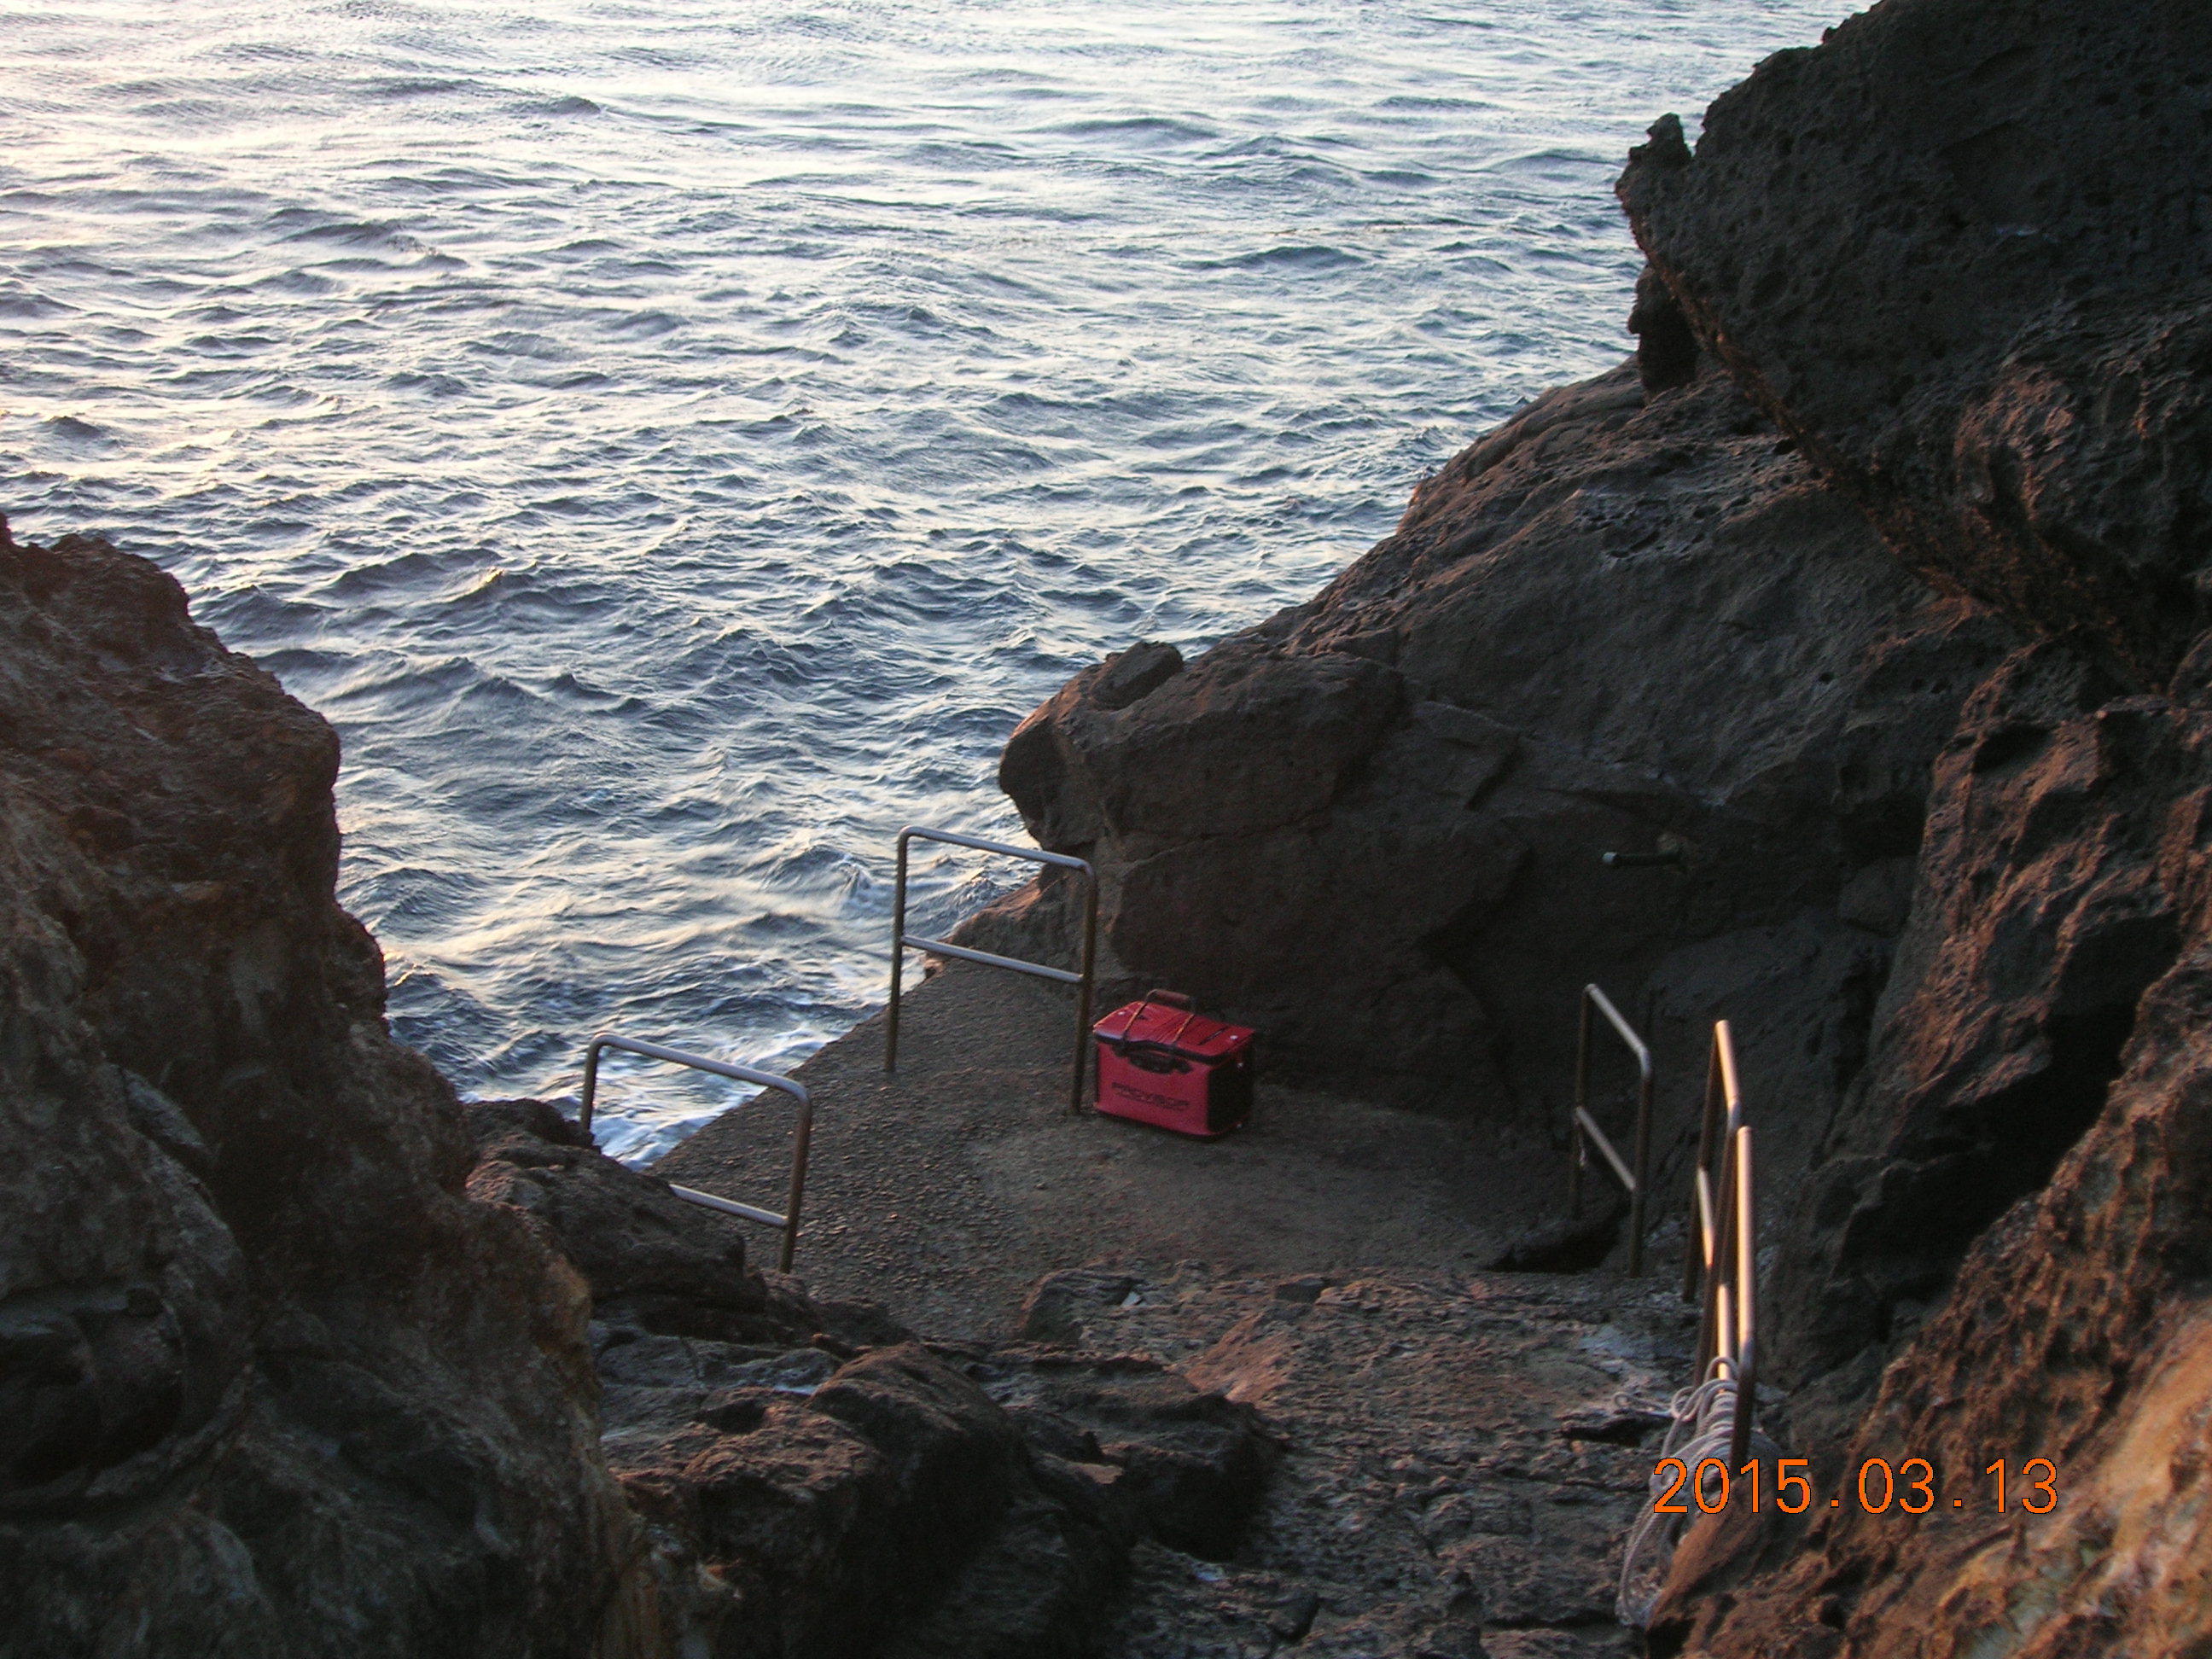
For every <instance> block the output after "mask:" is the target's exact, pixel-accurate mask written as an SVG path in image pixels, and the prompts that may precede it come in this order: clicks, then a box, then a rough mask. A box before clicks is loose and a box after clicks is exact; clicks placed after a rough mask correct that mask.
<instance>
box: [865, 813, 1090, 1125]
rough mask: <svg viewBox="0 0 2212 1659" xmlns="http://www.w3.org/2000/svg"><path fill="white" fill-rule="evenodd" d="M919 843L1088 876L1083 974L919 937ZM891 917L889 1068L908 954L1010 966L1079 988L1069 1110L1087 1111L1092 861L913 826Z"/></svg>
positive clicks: (905, 834)
mask: <svg viewBox="0 0 2212 1659" xmlns="http://www.w3.org/2000/svg"><path fill="white" fill-rule="evenodd" d="M914 841H935V842H944V843H945V845H947V846H950V847H971V848H975V850H976V851H977V852H981V853H998V854H1003V855H1005V856H1006V857H1007V858H1016V859H1027V860H1030V862H1031V863H1032V864H1049V865H1054V866H1058V867H1059V868H1060V869H1063V870H1079V871H1081V872H1083V884H1084V902H1083V971H1082V972H1081V973H1074V974H1072V973H1070V972H1068V970H1067V969H1065V968H1048V967H1046V966H1045V965H1044V964H1043V963H1041V962H1024V961H1022V960H1021V959H1020V958H1019V957H1001V956H994V955H993V954H992V953H991V952H990V951H971V950H969V948H968V947H967V946H966V945H951V944H947V943H946V942H945V940H943V939H924V938H923V937H922V936H921V935H920V934H919V933H908V932H907V930H906V866H907V844H908V842H914ZM893 904H894V914H893V915H892V919H891V1000H890V1008H889V1009H888V1010H887V1011H886V1012H885V1014H884V1070H885V1071H886V1072H895V1071H896V1070H897V1069H898V1034H899V985H900V979H901V975H902V973H903V971H904V969H905V967H906V953H907V952H908V951H929V952H931V953H932V954H933V955H936V956H945V957H958V958H959V959H960V960H961V961H963V962H980V963H982V964H983V965H984V966H985V967H986V968H1008V969H1012V970H1013V971H1014V972H1015V973H1018V974H1028V975H1031V976H1032V977H1034V978H1036V979H1048V980H1051V981H1054V983H1056V984H1060V985H1073V986H1074V987H1076V993H1075V1059H1074V1064H1073V1077H1072V1078H1071V1079H1070V1081H1069V1088H1068V1109H1069V1110H1070V1111H1076V1112H1079V1111H1081V1110H1082V1109H1083V1061H1084V1057H1085V1052H1086V1051H1087V1050H1088V1048H1090V1044H1091V980H1092V975H1093V970H1094V969H1096V968H1097V962H1098V872H1097V871H1096V870H1094V869H1092V868H1091V865H1090V862H1089V860H1085V859H1079V858H1075V857H1073V856H1072V855H1071V854H1066V853H1046V852H1042V851H1040V850H1039V849H1038V848H1034V847H1009V846H1008V845H1006V842H998V841H985V840H983V839H982V838H981V836H961V835H955V834H954V833H953V832H952V831H951V830H950V829H921V828H920V827H919V826H917V825H915V824H908V826H907V827H906V828H905V829H902V830H900V831H899V836H898V884H897V888H896V894H895V896H894V900H893Z"/></svg>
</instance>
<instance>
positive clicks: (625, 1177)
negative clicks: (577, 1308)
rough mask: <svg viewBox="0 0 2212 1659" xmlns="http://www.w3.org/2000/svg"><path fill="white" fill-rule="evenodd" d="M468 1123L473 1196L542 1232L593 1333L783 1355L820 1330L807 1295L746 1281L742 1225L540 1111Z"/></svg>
mask: <svg viewBox="0 0 2212 1659" xmlns="http://www.w3.org/2000/svg"><path fill="white" fill-rule="evenodd" d="M468 1115H469V1127H470V1130H471V1133H473V1134H474V1135H475V1136H476V1138H477V1168H476V1170H475V1172H474V1173H473V1174H471V1176H470V1177H469V1191H470V1193H471V1195H472V1196H474V1197H477V1198H479V1199H482V1200H485V1201H486V1202H489V1203H501V1204H511V1205H513V1206H514V1207H515V1208H517V1209H519V1210H522V1211H525V1212H527V1213H529V1214H531V1215H533V1216H535V1217H536V1218H538V1220H539V1221H541V1222H543V1223H544V1224H545V1225H546V1226H548V1227H549V1228H550V1229H551V1230H552V1231H553V1234H554V1236H555V1237H556V1238H557V1239H558V1240H559V1242H560V1245H561V1249H562V1251H563V1252H564V1253H565V1254H566V1255H567V1256H568V1260H569V1261H571V1262H573V1263H574V1265H575V1267H576V1270H577V1271H578V1272H579V1273H582V1274H583V1275H584V1278H585V1279H586V1282H587V1283H589V1285H591V1287H592V1319H593V1320H594V1321H595V1322H598V1323H599V1324H601V1325H604V1326H612V1327H617V1328H625V1329H629V1330H632V1331H638V1332H653V1333H657V1334H664V1335H669V1336H690V1337H702V1338H706V1339H708V1340H714V1341H721V1342H740V1343H744V1342H750V1343H759V1342H768V1343H775V1344H779V1345H783V1346H797V1345H799V1344H804V1343H805V1342H806V1341H807V1340H808V1339H809V1337H810V1336H811V1334H812V1333H813V1332H814V1331H816V1330H817V1329H819V1328H820V1326H819V1325H817V1323H816V1318H817V1314H816V1310H815V1309H814V1308H813V1306H812V1304H810V1303H808V1302H807V1301H806V1299H805V1297H801V1296H799V1295H797V1294H796V1293H795V1292H793V1291H781V1293H779V1291H778V1290H777V1289H776V1288H775V1287H774V1286H772V1285H771V1284H770V1283H769V1281H768V1280H767V1279H763V1277H762V1275H760V1274H759V1273H747V1272H746V1271H745V1246H744V1234H743V1233H742V1231H740V1228H741V1227H742V1226H743V1225H744V1224H743V1223H741V1222H739V1221H738V1220H737V1219H735V1218H732V1217H727V1216H721V1215H717V1214H715V1213H714V1212H713V1211H711V1210H708V1209H705V1208H703V1207H702V1206H699V1205H696V1204H687V1203H685V1202H684V1200H682V1199H680V1198H676V1197H674V1196H672V1195H671V1194H670V1193H669V1191H668V1188H667V1186H666V1184H665V1182H659V1181H654V1180H652V1179H650V1178H649V1177H647V1176H639V1175H637V1174H635V1173H634V1172H633V1171H631V1170H626V1169H624V1168H623V1166H622V1165H621V1164H617V1163H616V1162H615V1161H614V1160H613V1159H612V1158H609V1157H607V1156H606V1155H605V1153H603V1152H599V1150H598V1149H597V1148H596V1147H594V1146H592V1144H591V1138H590V1137H589V1136H588V1135H586V1134H585V1133H583V1132H582V1131H581V1130H580V1129H578V1128H577V1127H576V1126H575V1125H574V1123H572V1122H570V1121H568V1120H567V1119H566V1118H563V1117H562V1115H561V1114H560V1113H559V1112H558V1111H557V1110H556V1109H554V1108H553V1107H552V1106H550V1105H549V1104H547V1103H545V1102H544V1101H540V1100H498V1101H481V1102H477V1103H471V1105H470V1107H469V1109H468ZM893 1329H894V1330H895V1329H896V1328H893ZM898 1334H899V1335H903V1333H898ZM894 1340H896V1339H894Z"/></svg>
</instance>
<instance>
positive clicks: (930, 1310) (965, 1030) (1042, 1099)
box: [653, 963, 1565, 1340]
mask: <svg viewBox="0 0 2212 1659" xmlns="http://www.w3.org/2000/svg"><path fill="white" fill-rule="evenodd" d="M1072 1036H1073V1001H1072V1000H1071V999H1069V998H1067V997H1066V996H1065V995H1064V994H1061V993H1060V992H1059V991H1058V990H1057V989H1056V988H1054V987H1047V986H1044V985H1042V984H1040V983H1038V982H1036V981H1031V980H1027V979H1024V978H1021V977H1019V976H1018V975H1012V974H1007V973H1003V972H996V971H993V970H991V969H981V968H975V967H970V966H969V965H967V964H963V963H954V964H953V965H951V967H949V968H947V969H945V970H944V971H942V972H940V973H939V974H937V975H933V977H931V978H930V979H929V980H928V981H927V982H926V983H924V984H923V985H921V987H918V988H917V989H916V990H915V991H914V992H913V993H912V994H911V995H910V996H909V997H908V999H907V1001H906V1006H905V1010H904V1013H903V1015H902V1031H901V1035H900V1056H899V1069H898V1071H897V1073H896V1074H890V1075H887V1074H886V1073H884V1070H883V1026H882V1023H881V1018H880V1017H878V1018H875V1019H871V1020H869V1021H868V1022H866V1024H863V1025H861V1026H860V1027H859V1028H857V1029H856V1030H854V1031H853V1032H851V1033H850V1034H848V1036H845V1037H843V1038H842V1039H841V1040H840V1041H838V1042H835V1043H832V1044H831V1045H830V1046H829V1047H828V1048H824V1049H823V1050H822V1052H821V1053H819V1054H817V1055H815V1056H814V1057H813V1058H812V1059H811V1060H809V1061H807V1063H806V1064H805V1066H801V1067H800V1068H799V1071H798V1073H796V1074H795V1075H796V1076H797V1077H798V1078H799V1080H800V1081H801V1082H803V1083H805V1085H807V1087H808V1088H809V1089H810V1090H811V1091H812V1092H813V1094H814V1097H815V1101H816V1105H815V1127H814V1144H813V1153H812V1158H811V1176H810V1179H809V1183H808V1188H807V1194H806V1203H805V1225H804V1230H803V1232H802V1237H801V1240H800V1244H799V1257H798V1261H797V1264H796V1270H797V1272H798V1273H799V1276H800V1277H801V1278H802V1279H805V1280H806V1282H807V1284H808V1285H809V1286H810V1287H811V1289H812V1290H813V1291H814V1292H815V1293H816V1294H817V1295H823V1296H829V1297H866V1298H869V1299H872V1300H874V1301H877V1302H880V1303H882V1304H884V1306H885V1307H886V1308H887V1309H889V1310H890V1312H891V1313H892V1314H894V1315H895V1316H897V1317H898V1318H899V1319H901V1320H902V1321H904V1322H906V1323H907V1324H908V1325H910V1326H912V1327H913V1328H915V1329H916V1330H919V1331H921V1332H923V1333H925V1334H928V1335H930V1336H933V1337H939V1338H947V1339H955V1338H958V1339H986V1340H987V1339H993V1338H1002V1337H1004V1336H1005V1335H1006V1334H1008V1333H1009V1332H1010V1331H1011V1330H1012V1328H1013V1326H1014V1324H1015V1322H1016V1321H1017V1318H1018V1313H1019V1310H1020V1308H1021V1305H1022V1302H1023V1298H1024V1294H1025V1293H1026V1291H1028V1289H1029V1287H1030V1285H1033V1284H1035V1283H1036V1280H1037V1279H1041V1278H1042V1277H1043V1276H1044V1275H1045V1274H1046V1273H1051V1272H1053V1271H1054V1270H1055V1269H1057V1268H1061V1267H1073V1266H1076V1265H1079V1264H1080V1263H1084V1262H1087V1261H1097V1260H1100V1259H1104V1258H1112V1259H1115V1260H1116V1261H1121V1262H1124V1263H1127V1264H1129V1265H1131V1266H1133V1267H1144V1268H1157V1267H1172V1266H1173V1264H1175V1263H1176V1262H1179V1261H1204V1262H1206V1263H1208V1264H1211V1266H1212V1267H1214V1268H1216V1269H1218V1270H1219V1271H1222V1272H1225V1273H1257V1274H1269V1273H1273V1274H1278V1275H1289V1274H1294V1273H1317V1272H1328V1271H1331V1270H1336V1269H1344V1268H1352V1267H1358V1268H1362V1269H1374V1268H1430V1269H1434V1268H1466V1267H1472V1266H1473V1265H1474V1264H1475V1263H1477V1262H1480V1261H1485V1260H1486V1259H1488V1258H1489V1257H1490V1256H1491V1255H1494V1254H1495V1252H1496V1251H1497V1250H1498V1249H1499V1248H1500V1247H1502V1245H1503V1244H1504V1243H1505V1241H1506V1240H1508V1239H1509V1238H1510V1237H1512V1236H1514V1235H1515V1234H1516V1233H1518V1232H1520V1231H1522V1229H1524V1228H1526V1227H1528V1226H1529V1225H1532V1224H1533V1223H1535V1222H1538V1221H1543V1220H1550V1219H1553V1218H1556V1217H1557V1215H1558V1214H1559V1212H1560V1210H1561V1208H1562V1206H1563V1204H1564V1194H1565V1169H1564V1162H1565V1161H1564V1159H1563V1158H1562V1157H1561V1156H1560V1155H1559V1154H1558V1153H1556V1152H1553V1151H1551V1150H1549V1149H1548V1148H1546V1147H1543V1146H1538V1145H1535V1144H1534V1142H1533V1141H1531V1140H1530V1139H1528V1138H1526V1136H1525V1133H1522V1134H1520V1135H1518V1136H1517V1138H1516V1132H1515V1131H1512V1130H1504V1131H1485V1130H1483V1129H1481V1128H1479V1127H1476V1126H1474V1125H1472V1124H1470V1123H1469V1122H1468V1121H1465V1120H1455V1119H1447V1118H1442V1117H1435V1116H1429V1115H1420V1114H1415V1113H1410V1112H1404V1111H1398V1110H1394V1109H1388V1108H1383V1107H1376V1106H1370V1105H1364V1104H1361V1103H1356V1102H1352V1101H1348V1100H1345V1099H1341V1098H1339V1097H1333V1096H1329V1095H1325V1094H1321V1093H1317V1092H1314V1091H1307V1090H1301V1089H1294V1088H1286V1087H1281V1086H1276V1085H1269V1084H1267V1083H1262V1084H1261V1087H1260V1090H1259V1096H1258V1102H1257V1104H1256V1106H1255V1110H1254V1113H1253V1121H1252V1124H1251V1126H1250V1127H1249V1128H1247V1129H1245V1130H1243V1131H1240V1132H1238V1133H1235V1134H1231V1135H1229V1136H1226V1137H1225V1138H1224V1139H1220V1140H1217V1141H1210V1142H1209V1141H1200V1140H1195V1139H1190V1138H1188V1137H1185V1136H1181V1135H1176V1134H1172V1133H1167V1132H1165V1131H1163V1130H1158V1129H1153V1128H1149V1127H1145V1126H1142V1125H1137V1124H1132V1123H1127V1122H1125V1121H1120V1120H1116V1119H1112V1118H1106V1117H1102V1116H1100V1115H1098V1114H1097V1113H1095V1112H1091V1111H1088V1110H1085V1111H1084V1112H1082V1113H1080V1114H1077V1113H1073V1112H1071V1111H1070V1110H1069V1109H1068V1100H1067V1087H1068V1067H1069V1050H1070V1048H1071V1046H1072ZM790 1123H791V1113H790V1111H789V1110H788V1109H787V1107H786V1105H785V1104H784V1103H783V1102H782V1101H781V1097H766V1098H765V1099H764V1100H763V1102H762V1103H759V1104H757V1105H754V1106H747V1107H741V1108H739V1109H737V1110H736V1111H733V1112H731V1113H727V1114H726V1115H723V1116H722V1117H720V1118H719V1119H717V1120H716V1121H714V1122H713V1123H711V1124H709V1125H708V1127H706V1128H704V1129H702V1131H700V1133H697V1134H696V1135H694V1136H693V1137H692V1138H691V1139H689V1140H687V1141H685V1142H684V1144H683V1145H682V1146H678V1147H677V1148H676V1149H675V1150H674V1151H673V1152H671V1153H669V1155H668V1156H667V1157H666V1158H663V1159H662V1160H661V1161H660V1162H659V1164H657V1165H656V1166H655V1167H654V1170H653V1173H654V1174H656V1175H659V1176H665V1177H666V1178H668V1179H669V1180H671V1181H674V1182H679V1183H681V1184H683V1185H684V1186H689V1187H695V1188H700V1189H702V1190H704V1191H708V1192H713V1193H719V1194H723V1195H725V1196H727V1197H732V1198H740V1199H744V1200H749V1201H750V1202H754V1203H761V1204H765V1205H768V1206H772V1207H780V1206H781V1202H782V1197H781V1194H782V1192H783V1188H784V1182H785V1180H786V1178H787V1169H788V1159H789V1156H790V1154H789V1150H788V1147H789V1142H788V1138H787V1137H788V1131H789V1126H790ZM753 1244H754V1252H755V1255H756V1258H757V1259H758V1260H761V1261H772V1260H773V1258H772V1256H771V1255H770V1254H769V1252H770V1249H771V1246H772V1240H771V1239H770V1238H769V1237H768V1236H766V1235H764V1234H760V1233H756V1234H755V1235H754V1236H753Z"/></svg>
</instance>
